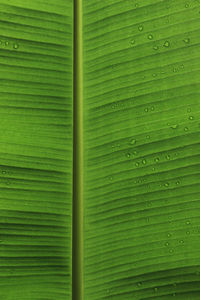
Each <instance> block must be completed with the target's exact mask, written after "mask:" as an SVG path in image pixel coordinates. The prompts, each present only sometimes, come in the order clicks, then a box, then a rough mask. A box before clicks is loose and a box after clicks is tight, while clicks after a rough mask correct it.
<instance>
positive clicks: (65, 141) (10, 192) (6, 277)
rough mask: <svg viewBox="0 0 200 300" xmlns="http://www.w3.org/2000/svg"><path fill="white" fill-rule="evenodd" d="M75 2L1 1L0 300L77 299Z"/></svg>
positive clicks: (43, 0)
mask: <svg viewBox="0 0 200 300" xmlns="http://www.w3.org/2000/svg"><path fill="white" fill-rule="evenodd" d="M72 4H73V3H72V0H65V1H64V0H56V1H54V0H48V1H46V0H42V1H39V0H34V1H24V0H1V1H0V68H1V72H0V83H1V84H0V132H1V135H0V299H1V300H18V299H19V300H28V299H32V300H33V299H52V300H60V299H71V256H72V255H71V237H72V235H71V230H72V228H71V227H72V225H71V217H72V208H71V206H72V68H73V61H72V56H73V53H72V45H73V44H72V38H73V7H72Z"/></svg>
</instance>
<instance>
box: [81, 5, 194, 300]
mask: <svg viewBox="0 0 200 300" xmlns="http://www.w3.org/2000/svg"><path fill="white" fill-rule="evenodd" d="M83 3H84V8H83V12H84V13H83V45H84V48H83V53H84V61H83V65H84V74H83V75H84V106H83V107H84V113H85V116H86V117H85V124H84V128H85V139H84V153H85V156H84V157H85V159H84V166H85V173H84V174H85V177H84V187H85V193H84V211H85V215H84V247H85V250H84V291H85V299H87V300H97V299H98V300H100V299H114V300H118V299H120V300H125V299H131V300H132V299H134V300H139V299H140V300H141V299H142V300H144V299H152V300H157V299H158V300H160V299H162V300H164V299H166V300H168V299H171V298H174V299H181V300H183V299H185V300H186V299H191V300H194V299H199V297H200V286H199V280H200V277H199V274H200V273H199V271H200V255H199V253H200V252H199V249H200V242H199V229H200V227H199V226H200V218H199V217H200V212H199V207H200V204H199V203H200V202H199V199H200V198H199V179H200V177H199V117H200V110H199V106H200V101H199V87H200V85H199V81H200V76H199V53H200V52H199V51H200V48H199V28H200V19H199V11H200V5H199V1H186V2H184V1H179V0H174V1H172V0H170V1H159V0H144V1H134V0H133V1H126V0H125V1H116V0H115V1H111V0H110V1H103V0H101V1H97V0H91V1H83ZM173 296H174V297H173Z"/></svg>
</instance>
